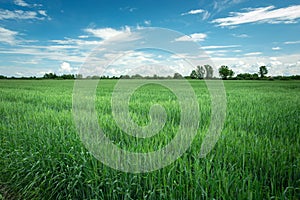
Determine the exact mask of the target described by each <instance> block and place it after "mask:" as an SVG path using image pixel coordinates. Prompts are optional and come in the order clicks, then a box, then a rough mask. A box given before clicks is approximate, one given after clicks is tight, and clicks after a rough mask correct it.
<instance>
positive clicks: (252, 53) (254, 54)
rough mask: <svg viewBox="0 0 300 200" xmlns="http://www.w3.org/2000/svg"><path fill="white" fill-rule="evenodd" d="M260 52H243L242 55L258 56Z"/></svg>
mask: <svg viewBox="0 0 300 200" xmlns="http://www.w3.org/2000/svg"><path fill="white" fill-rule="evenodd" d="M261 54H262V52H251V53H245V54H244V55H245V56H258V55H261Z"/></svg>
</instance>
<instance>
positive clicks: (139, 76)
mask: <svg viewBox="0 0 300 200" xmlns="http://www.w3.org/2000/svg"><path fill="white" fill-rule="evenodd" d="M131 78H133V79H142V78H143V77H142V76H141V75H140V74H135V75H132V76H131Z"/></svg>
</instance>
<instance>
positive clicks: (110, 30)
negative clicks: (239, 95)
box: [0, 0, 300, 76]
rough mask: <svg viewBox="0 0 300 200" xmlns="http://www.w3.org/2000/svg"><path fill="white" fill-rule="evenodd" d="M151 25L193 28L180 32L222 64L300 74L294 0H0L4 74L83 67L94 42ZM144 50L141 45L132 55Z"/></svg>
mask: <svg viewBox="0 0 300 200" xmlns="http://www.w3.org/2000/svg"><path fill="white" fill-rule="evenodd" d="M145 27H161V28H166V29H170V30H174V31H178V32H180V33H182V34H185V35H187V36H186V37H182V38H181V39H179V40H182V41H193V42H196V43H197V44H199V45H200V46H201V48H202V49H203V50H204V51H205V52H206V53H207V55H209V57H210V59H211V61H212V62H213V65H214V66H215V68H216V69H217V68H218V67H220V66H221V65H228V66H229V67H230V68H232V69H233V70H234V71H235V72H236V74H238V73H246V72H248V73H255V72H257V71H258V67H259V66H261V65H266V66H267V67H268V69H269V74H270V75H292V74H300V34H299V32H300V2H299V1H296V0H294V1H291V0H285V1H279V0H276V1H275V0H273V1H270V0H265V1H254V0H231V1H229V0H207V1H203V0H188V1H184V0H163V1H150V0H132V1H131V0H129V1H124V0H122V1H121V0H120V1H112V0H106V1H103V0H86V1H74V0H73V1H71V0H63V1H59V0H51V1H32V0H11V1H9V0H0V58H1V63H0V74H3V75H7V76H42V75H43V74H44V73H49V72H55V73H57V74H63V73H77V72H78V70H79V69H80V67H81V66H82V65H83V63H84V62H85V60H86V58H87V57H88V56H89V55H90V53H91V52H92V50H93V49H94V48H101V45H103V42H105V41H107V40H110V39H111V38H113V37H114V36H120V35H122V34H123V35H124V37H121V38H123V39H124V38H130V37H132V36H133V35H132V34H133V33H134V32H135V30H139V29H143V28H145ZM152 55H153V53H152ZM143 56H144V58H143ZM148 56H149V55H148ZM111 57H113V56H111ZM145 57H147V55H146V54H141V52H138V56H134V61H135V62H139V64H141V63H143V61H145ZM156 57H157V56H156ZM137 58H138V59H139V60H138V59H137ZM148 58H149V57H148ZM128 60H129V59H128V58H127V59H123V60H122V61H121V62H120V63H123V64H125V65H124V67H126V62H128V63H127V64H132V63H131V62H133V61H132V59H131V61H128ZM156 60H157V59H156ZM144 64H145V63H144ZM146 64H147V63H146ZM113 72H115V73H116V74H115V75H119V74H118V73H121V72H120V71H119V72H116V71H115V70H111V71H110V74H113ZM184 73H185V72H183V74H184ZM215 75H216V72H215Z"/></svg>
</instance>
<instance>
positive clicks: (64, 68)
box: [58, 62, 78, 74]
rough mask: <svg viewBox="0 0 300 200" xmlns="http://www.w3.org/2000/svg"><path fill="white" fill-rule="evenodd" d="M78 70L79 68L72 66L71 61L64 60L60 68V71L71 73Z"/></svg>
mask: <svg viewBox="0 0 300 200" xmlns="http://www.w3.org/2000/svg"><path fill="white" fill-rule="evenodd" d="M76 70H78V69H77V68H74V67H71V64H70V63H68V62H63V63H61V64H60V68H59V70H58V72H59V73H62V74H71V73H74V72H75V71H76Z"/></svg>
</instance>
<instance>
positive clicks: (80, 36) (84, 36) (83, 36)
mask: <svg viewBox="0 0 300 200" xmlns="http://www.w3.org/2000/svg"><path fill="white" fill-rule="evenodd" d="M88 37H89V36H88V35H79V36H78V38H80V39H84V38H88Z"/></svg>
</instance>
